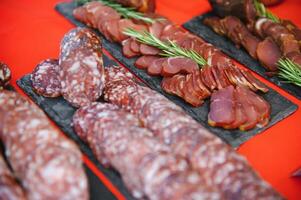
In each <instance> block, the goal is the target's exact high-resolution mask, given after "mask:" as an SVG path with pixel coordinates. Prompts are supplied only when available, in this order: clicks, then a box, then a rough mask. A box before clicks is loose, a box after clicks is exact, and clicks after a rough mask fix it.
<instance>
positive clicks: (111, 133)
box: [73, 103, 221, 200]
mask: <svg viewBox="0 0 301 200" xmlns="http://www.w3.org/2000/svg"><path fill="white" fill-rule="evenodd" d="M73 122H74V126H75V131H76V132H77V133H78V134H79V136H80V137H81V138H82V139H84V140H85V141H86V142H87V143H88V144H89V146H90V147H91V148H92V150H93V152H94V154H95V155H96V157H97V159H98V160H99V161H100V162H101V163H102V164H104V165H106V166H111V167H114V168H115V169H116V170H117V171H118V172H119V173H120V174H121V176H122V179H123V181H124V182H125V184H126V186H127V188H128V189H129V190H130V191H131V192H132V194H133V196H134V197H136V198H143V197H146V198H147V199H150V200H159V199H160V200H170V199H178V200H181V199H183V200H195V199H208V200H209V199H221V195H220V193H219V192H218V191H217V188H215V187H214V186H212V185H211V184H210V183H209V182H208V183H207V182H206V180H205V179H203V177H202V176H200V175H199V174H198V172H197V171H195V170H193V169H191V167H190V166H189V164H188V162H187V161H186V160H185V159H184V158H183V157H182V156H179V155H174V154H173V153H172V151H171V149H170V148H169V147H168V146H167V145H166V144H164V143H162V142H160V141H158V140H157V139H156V138H154V136H153V133H152V132H150V131H149V130H147V129H145V128H142V127H141V122H140V120H139V119H138V118H137V117H136V116H135V115H133V114H131V113H129V112H126V111H124V110H121V109H118V107H116V105H112V104H107V103H93V104H92V105H90V106H85V107H82V108H80V109H79V110H77V112H76V114H75V115H74V118H73ZM137 149H138V150H137Z"/></svg>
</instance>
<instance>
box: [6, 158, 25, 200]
mask: <svg viewBox="0 0 301 200" xmlns="http://www.w3.org/2000/svg"><path fill="white" fill-rule="evenodd" d="M0 197H1V199H4V200H26V199H27V198H26V197H25V193H24V191H23V189H22V188H21V186H20V185H19V184H18V183H17V182H16V180H15V178H14V177H13V175H12V173H11V171H10V170H9V168H8V166H7V165H6V163H5V160H4V158H3V156H2V155H0Z"/></svg>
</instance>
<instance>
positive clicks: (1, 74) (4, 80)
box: [0, 61, 11, 90]
mask: <svg viewBox="0 0 301 200" xmlns="http://www.w3.org/2000/svg"><path fill="white" fill-rule="evenodd" d="M10 79H11V72H10V69H9V67H8V65H7V64H5V63H3V62H1V61H0V90H2V89H3V88H4V87H5V86H6V85H8V83H9V81H10Z"/></svg>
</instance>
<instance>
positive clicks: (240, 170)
mask: <svg viewBox="0 0 301 200" xmlns="http://www.w3.org/2000/svg"><path fill="white" fill-rule="evenodd" d="M118 69H120V67H115V69H114V70H113V69H110V68H108V69H106V78H107V85H106V88H105V92H104V93H105V95H104V97H105V100H107V101H109V102H113V103H114V104H116V105H119V106H120V107H122V108H125V109H127V110H128V111H130V112H132V113H135V114H136V115H137V116H139V118H140V120H141V121H142V122H143V124H144V126H145V127H147V128H148V129H149V130H151V131H152V132H153V133H154V136H155V137H156V138H158V139H160V140H161V141H163V142H164V143H166V144H167V145H169V147H170V148H171V149H172V152H174V153H175V154H177V155H181V156H183V157H185V158H186V159H187V160H188V161H189V162H190V164H191V165H192V166H193V168H194V169H195V170H196V171H198V172H199V174H201V175H202V176H203V177H204V179H205V180H206V182H211V183H212V184H213V185H214V186H215V187H217V188H218V190H219V191H221V193H222V195H223V197H224V198H225V199H250V200H251V199H282V197H281V196H280V195H279V194H278V193H277V192H276V191H275V190H273V188H272V187H271V186H270V185H268V184H267V183H266V182H265V181H264V180H262V179H261V178H260V177H259V176H258V175H257V174H256V172H254V171H253V170H252V168H251V167H250V165H249V164H248V163H247V161H246V160H245V158H244V157H242V156H240V155H239V154H237V153H236V152H235V151H234V150H233V149H232V148H230V146H228V145H226V144H225V143H224V142H222V140H221V139H219V138H218V137H216V136H215V135H213V134H212V133H210V132H209V131H208V130H206V129H205V128H204V127H203V126H201V125H200V124H199V123H197V122H196V121H194V120H193V119H192V118H191V117H190V116H188V115H187V114H185V112H184V111H183V110H182V109H181V108H180V107H178V106H176V105H174V104H173V103H172V102H170V101H169V100H168V99H167V98H165V97H164V96H162V95H160V94H158V93H156V92H155V91H153V90H151V89H149V88H146V87H143V86H140V85H138V84H135V82H134V81H132V80H130V79H129V78H128V76H127V75H124V76H123V81H121V80H122V73H123V71H124V70H118ZM116 77H118V81H116V80H115V78H116ZM133 85H134V86H135V87H134V86H133ZM113 94H118V95H113ZM116 96H118V98H117V97H116Z"/></svg>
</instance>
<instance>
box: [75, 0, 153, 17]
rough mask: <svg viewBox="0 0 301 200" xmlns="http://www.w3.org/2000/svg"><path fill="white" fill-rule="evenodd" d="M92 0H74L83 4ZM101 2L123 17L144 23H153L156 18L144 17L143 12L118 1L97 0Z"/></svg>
mask: <svg viewBox="0 0 301 200" xmlns="http://www.w3.org/2000/svg"><path fill="white" fill-rule="evenodd" d="M90 1H92V0H75V3H76V5H83V4H85V3H88V2H90ZM97 1H100V2H101V3H103V4H104V5H106V6H109V7H111V8H113V9H114V10H116V11H117V12H118V13H119V14H120V15H121V16H123V17H124V18H130V19H137V20H141V21H144V22H146V23H154V22H155V21H156V20H155V19H152V18H150V17H146V16H145V15H144V14H143V13H141V12H137V11H136V10H135V8H132V7H124V6H122V5H121V4H119V3H115V2H112V1H110V0H97Z"/></svg>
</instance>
